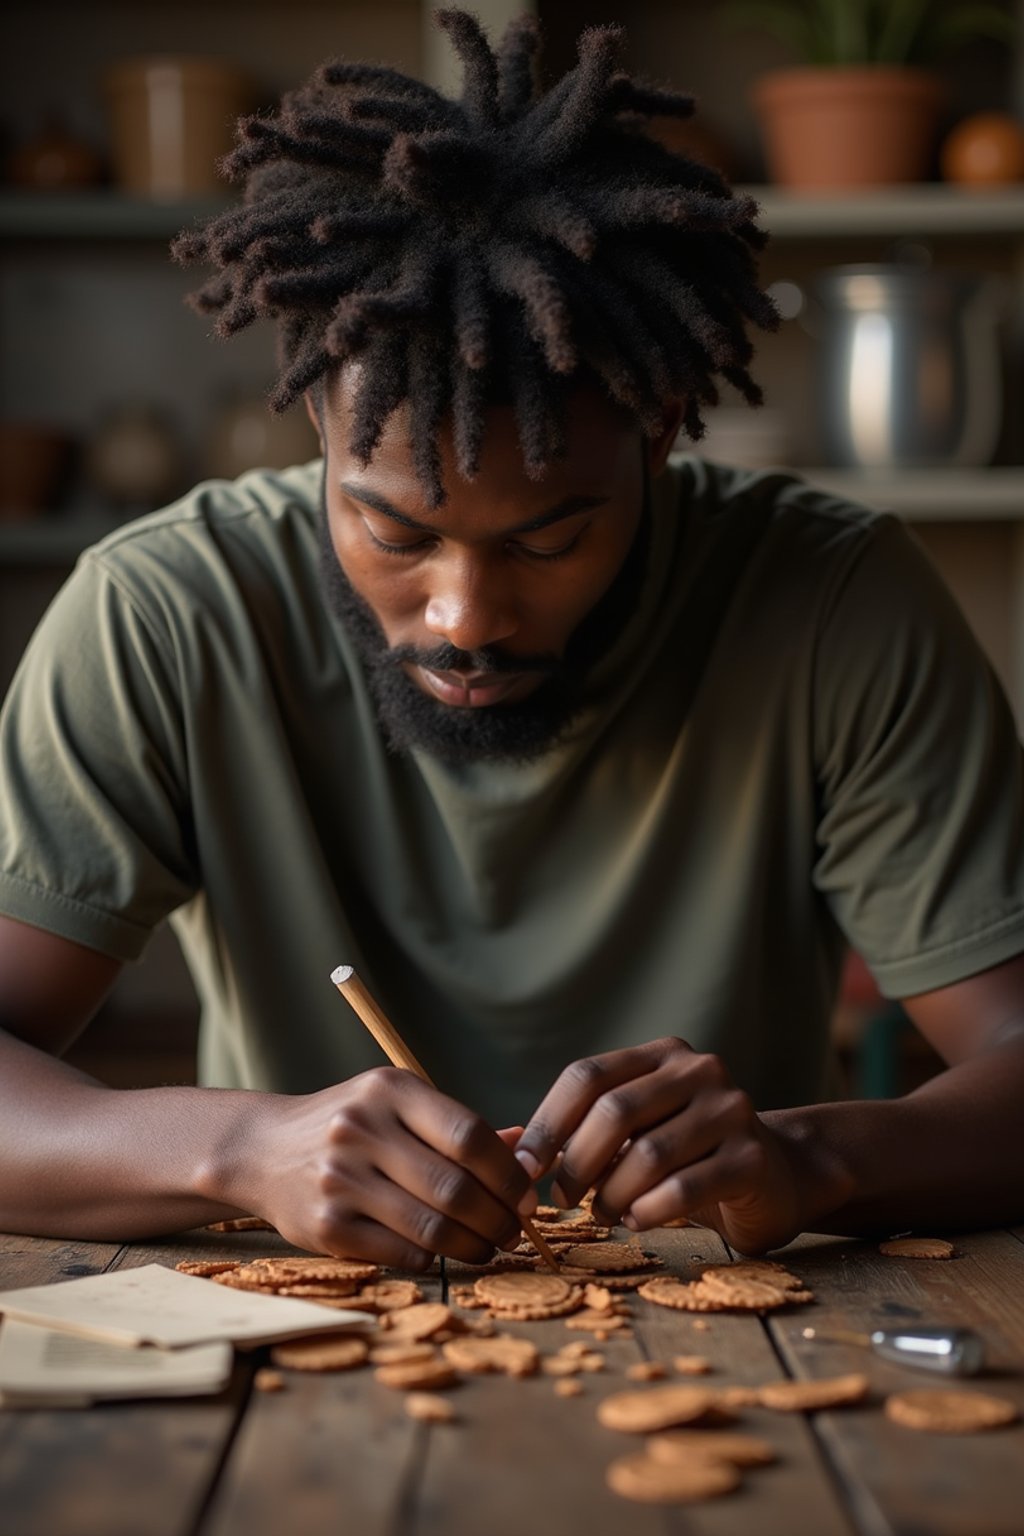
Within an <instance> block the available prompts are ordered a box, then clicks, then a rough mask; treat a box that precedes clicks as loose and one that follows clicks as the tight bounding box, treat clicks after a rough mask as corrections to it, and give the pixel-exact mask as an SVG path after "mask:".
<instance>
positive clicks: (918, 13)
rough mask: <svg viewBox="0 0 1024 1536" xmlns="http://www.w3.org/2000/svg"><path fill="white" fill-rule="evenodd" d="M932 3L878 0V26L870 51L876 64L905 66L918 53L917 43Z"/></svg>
mask: <svg viewBox="0 0 1024 1536" xmlns="http://www.w3.org/2000/svg"><path fill="white" fill-rule="evenodd" d="M933 9H934V0H889V3H888V4H886V0H882V3H881V4H880V5H879V7H878V21H879V26H878V30H877V33H876V35H875V39H874V46H873V48H872V51H871V58H872V61H873V62H874V63H876V64H906V63H908V62H909V61H910V60H911V59H913V58H914V57H915V56H916V55H917V53H918V45H919V40H920V38H921V36H922V33H923V31H924V30H925V29H926V26H927V20H928V12H929V11H930V10H933Z"/></svg>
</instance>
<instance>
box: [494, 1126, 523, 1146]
mask: <svg viewBox="0 0 1024 1536" xmlns="http://www.w3.org/2000/svg"><path fill="white" fill-rule="evenodd" d="M524 1130H525V1126H522V1125H507V1126H506V1127H505V1129H504V1130H503V1131H499V1132H498V1133H497V1134H498V1135H499V1136H500V1137H501V1139H502V1141H503V1142H504V1143H505V1145H506V1147H514V1146H515V1145H516V1142H517V1141H518V1140H519V1138H520V1136H521V1135H522V1134H523V1131H524Z"/></svg>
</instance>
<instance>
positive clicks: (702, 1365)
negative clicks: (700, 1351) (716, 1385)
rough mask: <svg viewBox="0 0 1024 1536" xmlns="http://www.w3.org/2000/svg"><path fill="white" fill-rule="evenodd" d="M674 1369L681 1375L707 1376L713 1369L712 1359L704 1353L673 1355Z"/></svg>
mask: <svg viewBox="0 0 1024 1536" xmlns="http://www.w3.org/2000/svg"><path fill="white" fill-rule="evenodd" d="M672 1369H673V1370H674V1371H676V1372H677V1373H678V1374H679V1375H680V1376H706V1375H707V1374H708V1372H709V1371H710V1370H711V1361H710V1360H707V1359H705V1357H704V1356H703V1355H673V1356H672Z"/></svg>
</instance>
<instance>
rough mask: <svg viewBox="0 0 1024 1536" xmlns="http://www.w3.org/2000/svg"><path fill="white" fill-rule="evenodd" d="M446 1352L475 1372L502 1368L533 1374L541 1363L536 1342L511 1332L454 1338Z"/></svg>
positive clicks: (447, 1356)
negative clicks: (513, 1334) (485, 1336)
mask: <svg viewBox="0 0 1024 1536" xmlns="http://www.w3.org/2000/svg"><path fill="white" fill-rule="evenodd" d="M442 1352H443V1354H444V1357H445V1359H446V1360H448V1361H449V1362H450V1363H451V1364H452V1365H454V1366H455V1367H456V1368H457V1369H458V1370H460V1371H468V1372H470V1373H471V1374H472V1375H484V1374H485V1373H487V1372H489V1371H500V1372H503V1373H504V1374H505V1375H506V1376H532V1375H533V1374H534V1372H535V1371H536V1370H537V1367H538V1365H539V1363H540V1351H539V1350H538V1348H537V1346H536V1344H534V1343H533V1342H532V1341H531V1340H530V1339H517V1338H513V1337H512V1335H511V1334H508V1333H499V1334H497V1335H496V1336H495V1337H494V1338H493V1339H478V1338H473V1337H472V1336H470V1337H467V1338H461V1339H452V1340H451V1341H450V1342H449V1343H448V1344H445V1345H444V1346H443V1348H442Z"/></svg>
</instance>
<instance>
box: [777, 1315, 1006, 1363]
mask: <svg viewBox="0 0 1024 1536" xmlns="http://www.w3.org/2000/svg"><path fill="white" fill-rule="evenodd" d="M802 1336H803V1338H805V1339H819V1340H821V1341H823V1342H824V1343H826V1344H857V1345H859V1346H860V1347H861V1348H862V1349H873V1350H874V1352H875V1354H876V1355H881V1356H882V1357H883V1359H885V1360H892V1361H893V1362H894V1363H895V1364H896V1365H911V1366H913V1367H914V1368H915V1370H922V1371H937V1372H938V1373H939V1374H940V1375H943V1376H975V1375H977V1373H978V1371H980V1370H981V1368H982V1366H983V1365H984V1364H985V1346H984V1344H983V1343H982V1341H981V1339H980V1338H979V1336H978V1335H977V1334H976V1333H974V1332H973V1331H972V1330H971V1329H970V1328H952V1327H946V1326H943V1325H942V1324H937V1325H930V1324H917V1323H908V1324H906V1325H904V1326H903V1327H901V1328H876V1329H875V1331H874V1332H873V1333H851V1332H847V1330H846V1329H844V1328H805V1329H804V1330H803V1335H802Z"/></svg>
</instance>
